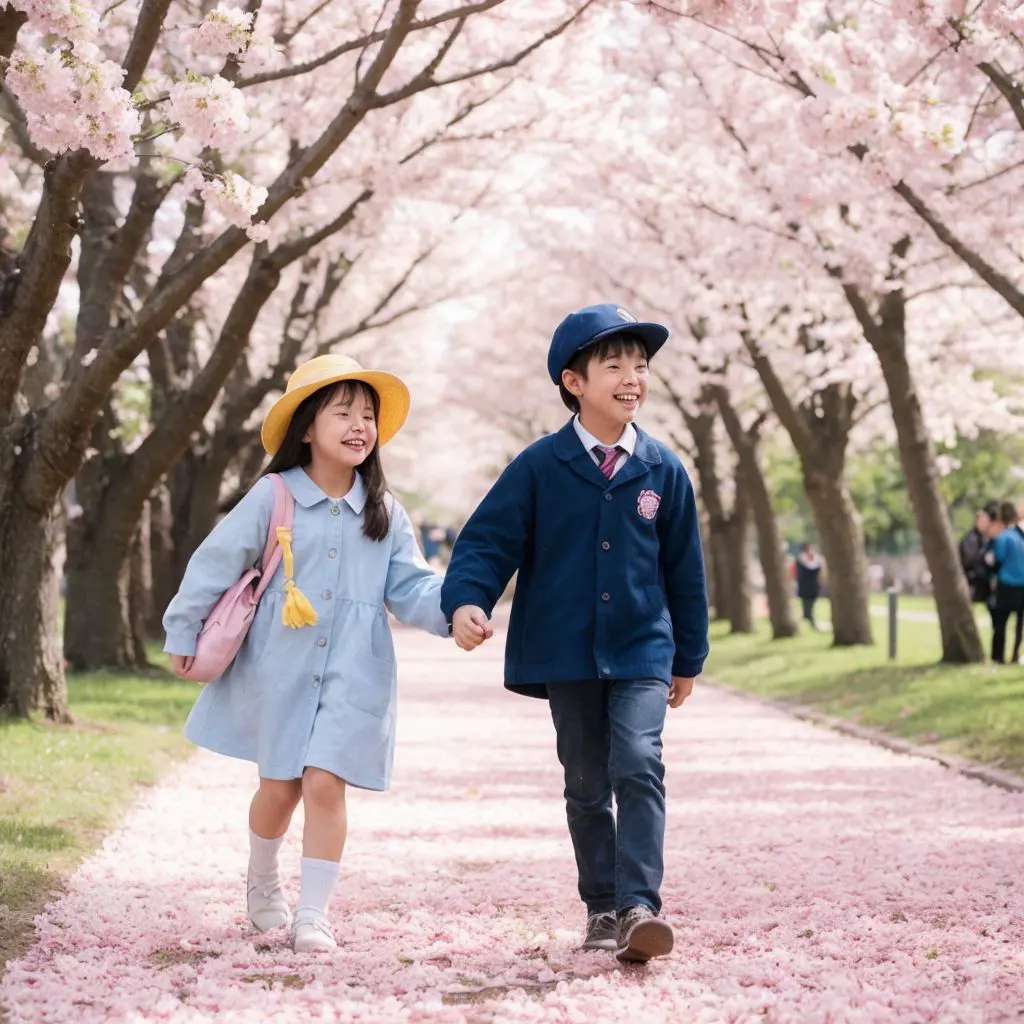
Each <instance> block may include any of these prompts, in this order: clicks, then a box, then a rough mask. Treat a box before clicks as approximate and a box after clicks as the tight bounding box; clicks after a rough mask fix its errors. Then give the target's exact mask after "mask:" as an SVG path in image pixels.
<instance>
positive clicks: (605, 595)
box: [601, 590, 612, 601]
mask: <svg viewBox="0 0 1024 1024" xmlns="http://www.w3.org/2000/svg"><path fill="white" fill-rule="evenodd" d="M611 599H612V595H611V594H609V593H608V591H607V590H606V591H605V592H604V593H603V594H602V595H601V600H602V601H610V600H611Z"/></svg>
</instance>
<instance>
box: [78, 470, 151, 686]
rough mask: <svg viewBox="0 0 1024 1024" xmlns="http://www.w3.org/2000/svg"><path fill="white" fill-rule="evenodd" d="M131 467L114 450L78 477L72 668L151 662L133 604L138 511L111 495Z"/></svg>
mask: <svg viewBox="0 0 1024 1024" xmlns="http://www.w3.org/2000/svg"><path fill="white" fill-rule="evenodd" d="M126 470H127V466H126V465H125V464H124V460H123V459H122V458H120V457H119V456H117V455H116V454H112V455H110V456H108V457H106V458H103V457H96V458H93V459H90V460H89V462H88V463H87V464H86V466H85V467H83V469H82V471H81V472H80V473H79V474H78V476H77V478H76V487H77V491H78V502H79V504H80V505H81V507H82V514H81V515H79V516H78V517H77V518H76V519H73V520H72V521H71V522H70V523H69V524H68V531H67V546H68V561H67V607H66V611H65V623H64V653H65V657H66V658H67V661H68V664H69V665H70V666H71V668H72V669H75V670H83V669H90V668H97V667H99V666H104V667H108V668H119V669H145V668H148V667H149V662H148V660H147V658H146V649H145V645H144V642H143V636H142V632H141V631H140V630H138V629H137V627H136V624H137V622H138V616H137V614H135V613H134V612H133V609H132V571H131V563H132V557H131V554H132V550H133V547H134V546H135V538H136V534H137V533H138V529H139V520H140V510H139V509H138V508H136V507H133V506H129V505H127V504H124V503H119V502H117V501H116V500H113V501H111V500H108V499H109V497H110V495H111V494H112V493H113V492H112V489H111V486H110V481H111V480H116V479H117V478H118V477H120V476H121V475H122V474H124V473H125V472H126Z"/></svg>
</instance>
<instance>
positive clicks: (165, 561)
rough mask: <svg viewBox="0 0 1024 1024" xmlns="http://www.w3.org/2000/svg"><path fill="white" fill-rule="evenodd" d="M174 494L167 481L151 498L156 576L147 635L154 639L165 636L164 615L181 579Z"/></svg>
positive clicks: (152, 564)
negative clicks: (176, 550)
mask: <svg viewBox="0 0 1024 1024" xmlns="http://www.w3.org/2000/svg"><path fill="white" fill-rule="evenodd" d="M173 529H174V527H173V513H172V510H171V492H170V489H169V488H168V486H167V482H166V480H164V481H162V482H161V483H160V484H159V485H158V486H157V488H156V489H155V490H154V491H153V495H152V497H151V498H150V499H149V564H150V574H151V577H152V587H151V591H150V605H149V619H148V621H147V623H146V635H147V636H148V637H149V638H150V639H153V640H156V639H160V638H162V637H163V635H164V627H163V622H162V619H163V615H164V611H165V610H166V608H167V606H168V605H169V604H170V603H171V598H172V597H174V595H175V593H176V591H177V589H178V582H180V581H179V579H178V577H177V569H176V566H175V560H174V535H173Z"/></svg>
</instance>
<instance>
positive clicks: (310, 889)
mask: <svg viewBox="0 0 1024 1024" xmlns="http://www.w3.org/2000/svg"><path fill="white" fill-rule="evenodd" d="M340 871H341V864H340V863H339V862H338V861H336V860H317V859H316V858H314V857H303V858H302V882H301V887H300V889H299V905H298V907H297V908H296V913H297V914H304V913H305V914H320V915H324V914H326V913H327V902H328V900H330V898H331V890H332V889H333V888H334V883H335V882H337V880H338V874H339V872H340Z"/></svg>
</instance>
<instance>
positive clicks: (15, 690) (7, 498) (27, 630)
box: [0, 435, 71, 722]
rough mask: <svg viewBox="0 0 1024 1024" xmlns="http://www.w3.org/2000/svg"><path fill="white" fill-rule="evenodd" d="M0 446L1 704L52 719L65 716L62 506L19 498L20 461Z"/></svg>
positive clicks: (17, 711)
mask: <svg viewBox="0 0 1024 1024" xmlns="http://www.w3.org/2000/svg"><path fill="white" fill-rule="evenodd" d="M8 437H10V435H8ZM4 447H5V451H4V453H3V455H0V469H2V482H0V565H2V566H3V567H4V578H3V585H2V586H0V709H2V710H3V711H4V712H5V713H7V714H11V715H15V716H17V717H19V718H24V717H27V716H28V715H30V714H32V713H34V712H37V711H39V712H42V714H43V715H44V716H45V717H46V718H48V719H51V720H52V721H56V722H68V721H70V718H71V716H70V714H69V713H68V707H67V686H66V684H65V681H64V658H63V647H62V644H61V637H60V586H59V581H58V578H57V571H56V568H55V566H54V555H55V552H56V549H57V541H58V538H59V535H60V527H61V523H62V520H63V511H62V509H61V507H60V505H59V503H54V504H52V505H50V507H49V508H48V509H46V510H45V511H44V512H40V511H38V510H36V509H33V508H31V507H29V506H28V505H27V504H26V503H25V502H24V501H23V500H22V499H21V497H20V494H19V492H18V489H17V488H18V485H19V483H20V480H19V479H17V477H16V476H15V475H14V474H15V470H16V464H17V463H18V462H20V461H21V460H20V459H19V458H18V456H16V455H14V451H13V446H12V445H7V444H5V446H4ZM8 452H9V453H10V454H7V453H8ZM4 456H6V458H4ZM5 489H9V490H8V493H7V494H4V491H5ZM12 492H13V493H12Z"/></svg>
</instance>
